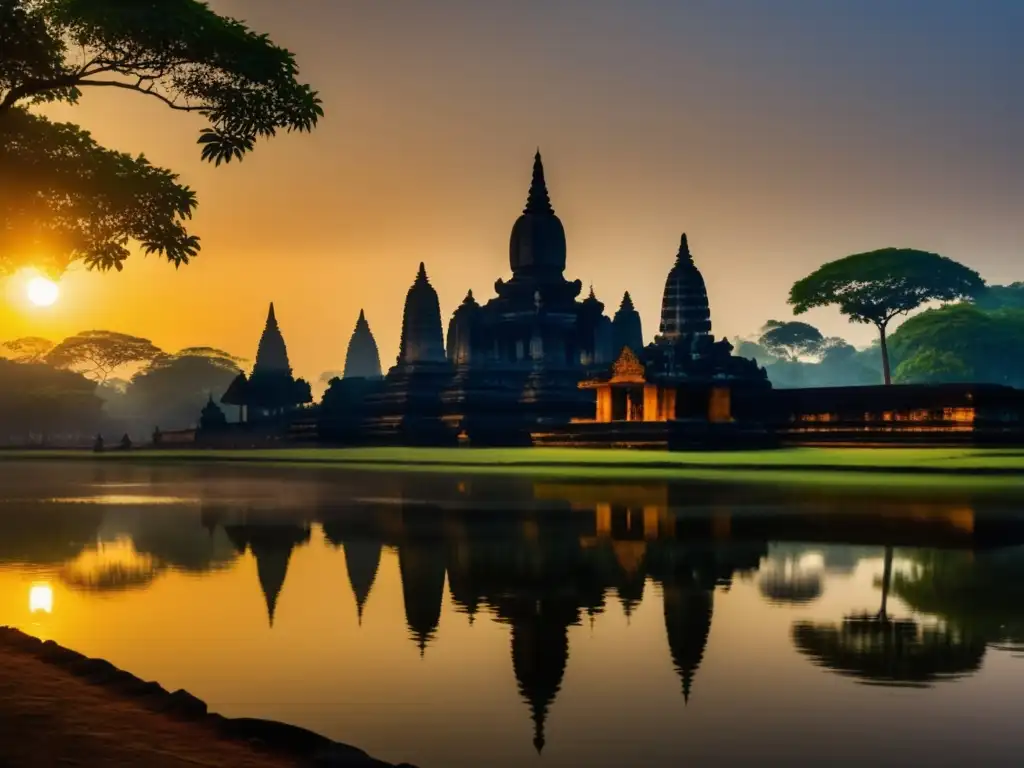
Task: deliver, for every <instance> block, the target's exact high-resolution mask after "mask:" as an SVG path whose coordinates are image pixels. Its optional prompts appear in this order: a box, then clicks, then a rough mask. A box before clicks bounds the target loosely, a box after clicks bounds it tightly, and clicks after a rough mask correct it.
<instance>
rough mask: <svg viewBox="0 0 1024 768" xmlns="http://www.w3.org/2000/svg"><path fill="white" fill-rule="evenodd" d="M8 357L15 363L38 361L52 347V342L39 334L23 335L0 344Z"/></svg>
mask: <svg viewBox="0 0 1024 768" xmlns="http://www.w3.org/2000/svg"><path fill="white" fill-rule="evenodd" d="M0 348H2V349H3V350H4V352H5V353H6V356H7V357H8V359H10V360H13V361H14V362H16V363H39V362H42V360H43V358H45V357H46V355H47V354H48V353H49V351H50V350H51V349H53V342H52V341H50V340H49V339H43V338H41V337H39V336H25V337H23V338H20V339H12V340H11V341H5V342H4V343H3V344H0Z"/></svg>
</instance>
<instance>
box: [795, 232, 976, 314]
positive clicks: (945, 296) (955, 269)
mask: <svg viewBox="0 0 1024 768" xmlns="http://www.w3.org/2000/svg"><path fill="white" fill-rule="evenodd" d="M984 286H985V281H984V280H982V279H981V277H980V276H979V275H978V273H977V272H975V271H974V270H972V269H969V268H968V267H965V266H963V265H962V264H959V263H958V262H955V261H953V260H952V259H948V258H946V257H945V256H939V255H938V254H935V253H928V252H927V251H916V250H913V249H909V248H884V249H882V250H879V251H870V252H868V253H857V254H854V255H852V256H847V257H846V258H843V259H839V260H838V261H832V262H829V263H828V264H825V265H824V266H822V267H820V268H819V269H818V270H817V271H815V272H813V273H812V274H810V275H808V276H807V277H805V278H804V279H803V280H799V281H797V282H796V283H795V284H794V285H793V287H792V289H791V290H790V293H789V303H790V304H791V305H793V312H794V313H795V314H797V315H799V314H803V313H804V312H806V311H807V310H809V309H813V308H814V307H825V306H829V305H832V304H837V305H838V306H839V311H840V312H842V313H843V314H844V315H846V316H847V317H849V318H850V320H851V321H852V322H856V323H873V324H875V325H878V326H880V327H884V326H885V324H886V323H888V322H889V321H890V320H891V319H892V318H893V317H895V316H896V315H900V314H906V313H908V312H912V311H913V310H915V309H917V308H918V307H920V306H922V305H923V304H925V303H927V302H929V301H958V300H960V299H965V298H970V297H973V296H975V295H976V294H978V293H979V292H980V291H981V290H982V289H983V288H984Z"/></svg>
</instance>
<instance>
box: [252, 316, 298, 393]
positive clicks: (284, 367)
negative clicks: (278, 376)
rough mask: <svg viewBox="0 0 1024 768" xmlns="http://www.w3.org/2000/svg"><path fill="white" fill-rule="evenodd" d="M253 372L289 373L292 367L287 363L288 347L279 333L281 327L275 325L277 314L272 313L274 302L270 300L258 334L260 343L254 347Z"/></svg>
mask: <svg viewBox="0 0 1024 768" xmlns="http://www.w3.org/2000/svg"><path fill="white" fill-rule="evenodd" d="M252 372H253V374H257V373H259V374H266V373H287V374H288V375H289V376H290V375H291V372H292V368H291V365H290V364H289V363H288V349H287V347H286V346H285V343H284V337H283V336H282V335H281V329H280V328H279V327H278V325H277V316H276V315H275V314H274V302H270V310H269V311H268V312H267V322H266V325H265V326H264V328H263V335H262V336H260V344H259V347H258V348H257V349H256V364H255V365H254V366H253V369H252Z"/></svg>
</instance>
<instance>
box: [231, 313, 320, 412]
mask: <svg viewBox="0 0 1024 768" xmlns="http://www.w3.org/2000/svg"><path fill="white" fill-rule="evenodd" d="M311 401H312V395H311V392H310V388H309V384H308V383H307V382H305V381H304V380H302V379H296V378H295V377H294V376H293V375H292V367H291V363H290V362H289V360H288V348H287V346H286V345H285V341H284V336H283V335H282V333H281V328H280V326H279V325H278V322H277V314H276V313H275V311H274V302H270V308H269V309H268V311H267V321H266V323H265V325H264V327H263V333H262V334H261V335H260V341H259V345H258V346H257V349H256V362H255V363H254V365H253V368H252V373H251V374H250V375H249V376H248V377H246V376H245V374H244V373H240V374H238V376H237V377H235V380H234V381H232V382H231V385H230V386H229V387H228V390H227V391H226V392H225V393H224V395H223V396H222V397H221V402H222V403H225V404H227V405H236V406H238V407H239V420H241V418H242V415H243V414H245V415H246V416H248V418H249V419H250V420H256V421H259V420H266V419H268V418H274V419H276V418H279V417H282V416H283V415H284V414H285V413H286V412H287V411H288V410H289V409H291V408H293V407H294V406H297V405H301V404H303V403H308V402H311Z"/></svg>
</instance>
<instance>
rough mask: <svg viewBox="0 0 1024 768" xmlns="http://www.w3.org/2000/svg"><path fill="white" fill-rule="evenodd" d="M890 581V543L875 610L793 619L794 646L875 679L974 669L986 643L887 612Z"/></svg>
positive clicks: (924, 681) (928, 679)
mask: <svg viewBox="0 0 1024 768" xmlns="http://www.w3.org/2000/svg"><path fill="white" fill-rule="evenodd" d="M891 582H892V548H891V547H886V550H885V571H884V574H883V576H882V605H881V609H880V610H879V611H878V613H876V614H871V613H860V614H853V615H850V616H846V617H845V618H844V619H843V620H842V621H841V622H839V623H814V622H808V621H799V622H797V623H796V624H794V625H793V644H794V645H795V646H796V648H797V650H799V651H800V652H801V653H803V654H804V655H805V656H807V657H808V658H810V659H811V660H812V661H813V662H814V663H815V664H817V665H819V666H821V667H824V668H826V669H829V670H832V671H833V672H836V673H838V674H841V675H845V676H848V677H852V678H855V679H857V680H858V681H860V682H862V683H867V684H873V685H890V686H926V685H929V684H932V683H934V682H938V681H941V680H950V679H957V678H959V677H962V676H964V675H967V674H970V673H973V672H975V671H977V670H978V669H979V668H980V666H981V660H982V658H983V657H984V655H985V643H984V642H983V641H981V640H979V639H978V638H975V637H972V636H967V635H964V634H963V633H961V632H959V631H957V630H956V629H955V628H952V627H948V626H943V625H937V626H928V627H923V626H921V625H919V624H918V622H916V621H913V620H909V619H893V618H891V617H890V616H889V614H888V605H887V604H888V596H889V589H890V587H891Z"/></svg>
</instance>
